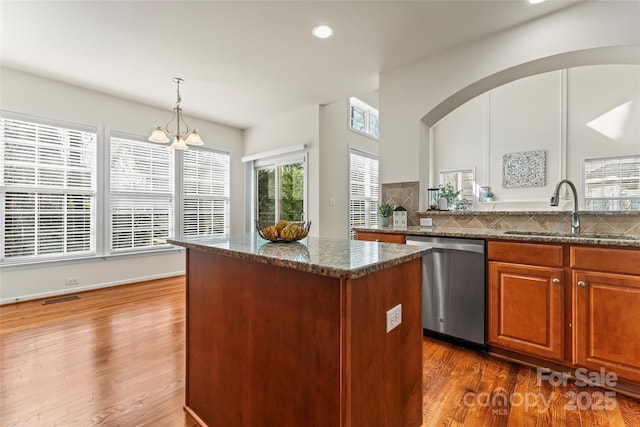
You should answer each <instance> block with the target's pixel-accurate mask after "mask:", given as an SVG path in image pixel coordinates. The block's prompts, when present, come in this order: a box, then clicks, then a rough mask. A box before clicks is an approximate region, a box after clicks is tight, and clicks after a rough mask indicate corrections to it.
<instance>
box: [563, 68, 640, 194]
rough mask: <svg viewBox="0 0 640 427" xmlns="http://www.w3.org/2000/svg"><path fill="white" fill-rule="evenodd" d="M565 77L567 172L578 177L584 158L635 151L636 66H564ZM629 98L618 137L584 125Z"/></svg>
mask: <svg viewBox="0 0 640 427" xmlns="http://www.w3.org/2000/svg"><path fill="white" fill-rule="evenodd" d="M567 81H568V89H567V103H568V105H569V109H568V112H567V133H568V138H569V142H568V144H567V175H568V176H569V177H582V174H583V170H582V165H583V164H584V160H585V159H590V158H596V157H609V156H616V155H617V156H621V155H631V154H639V153H640V66H632V65H617V66H614V65H606V66H605V65H598V66H590V67H576V68H572V69H569V70H568V75H567ZM629 101H631V104H630V110H629V112H628V114H629V116H628V120H627V121H626V122H625V127H624V128H623V129H621V133H620V135H619V137H617V138H615V139H612V138H608V137H607V136H605V135H603V134H601V133H599V132H597V131H595V130H594V129H592V128H591V127H589V126H587V124H588V123H589V122H591V121H592V120H594V119H596V118H598V117H600V116H601V115H603V114H605V113H607V112H608V111H610V110H611V109H613V108H615V107H617V106H619V105H622V104H625V103H627V102H629ZM572 106H576V108H572ZM578 107H579V108H578ZM576 185H577V182H576ZM578 190H579V191H583V188H578Z"/></svg>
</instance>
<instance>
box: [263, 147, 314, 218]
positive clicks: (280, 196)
mask: <svg viewBox="0 0 640 427" xmlns="http://www.w3.org/2000/svg"><path fill="white" fill-rule="evenodd" d="M261 163H262V162H261ZM255 180H256V182H255V188H256V201H255V206H256V219H258V221H260V223H261V224H268V223H273V224H275V223H276V222H277V221H279V220H285V221H304V220H305V217H304V215H305V208H306V201H305V194H306V190H305V189H306V173H305V159H304V158H302V159H296V160H293V159H289V160H288V161H286V160H285V161H280V162H273V163H270V164H262V165H260V164H258V165H256V168H255Z"/></svg>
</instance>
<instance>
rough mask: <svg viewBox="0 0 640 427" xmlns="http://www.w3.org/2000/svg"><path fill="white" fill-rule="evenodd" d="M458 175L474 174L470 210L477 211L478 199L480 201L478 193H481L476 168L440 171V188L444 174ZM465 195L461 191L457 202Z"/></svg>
mask: <svg viewBox="0 0 640 427" xmlns="http://www.w3.org/2000/svg"><path fill="white" fill-rule="evenodd" d="M454 172H455V173H458V174H464V173H469V172H470V173H471V174H473V179H472V181H471V196H470V199H468V200H469V202H470V203H469V205H468V206H469V209H468V210H471V211H472V210H475V209H476V203H477V201H478V200H477V199H478V191H479V187H478V184H477V181H476V179H477V177H476V168H475V167H471V168H453V169H442V170H440V171H438V186H440V185H443V182H442V174H446V173H454ZM463 195H464V191H461V192H460V194H459V195H458V197H457V200H460V199H462V198H463Z"/></svg>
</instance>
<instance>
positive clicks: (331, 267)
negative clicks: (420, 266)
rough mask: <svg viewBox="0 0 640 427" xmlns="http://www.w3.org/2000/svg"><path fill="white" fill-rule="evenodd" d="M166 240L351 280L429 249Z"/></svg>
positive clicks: (312, 241) (242, 239)
mask: <svg viewBox="0 0 640 427" xmlns="http://www.w3.org/2000/svg"><path fill="white" fill-rule="evenodd" d="M167 241H168V242H169V243H171V244H174V245H178V246H184V247H186V248H189V249H195V250H200V251H204V252H210V253H214V254H220V255H226V256H231V257H235V258H243V259H249V260H253V261H258V262H262V263H265V264H271V265H275V266H279V267H284V268H291V269H295V270H300V271H305V272H308V273H314V274H320V275H323V276H328V277H336V278H344V279H355V278H358V277H362V276H365V275H367V274H369V273H372V272H374V271H378V270H382V269H385V268H388V267H391V266H394V265H398V264H402V263H404V262H407V261H409V260H412V259H415V258H419V257H420V256H422V255H423V254H426V253H428V252H429V251H430V250H431V249H430V248H428V247H422V246H406V245H396V244H393V243H378V242H365V241H360V240H347V239H329V238H318V237H307V238H305V239H302V240H301V241H299V242H292V243H272V242H269V241H267V240H264V239H262V238H261V237H260V236H258V235H257V233H244V234H232V235H229V236H224V237H217V236H215V237H214V236H198V237H188V238H183V239H168V240H167Z"/></svg>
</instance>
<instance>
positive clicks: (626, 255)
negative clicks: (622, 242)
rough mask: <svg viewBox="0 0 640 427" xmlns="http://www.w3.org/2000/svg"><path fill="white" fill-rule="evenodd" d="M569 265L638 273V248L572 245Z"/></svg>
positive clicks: (639, 253) (639, 259)
mask: <svg viewBox="0 0 640 427" xmlns="http://www.w3.org/2000/svg"><path fill="white" fill-rule="evenodd" d="M571 267H572V268H581V269H588V270H597V271H609V272H612V273H625V274H640V249H638V248H629V249H611V248H598V247H589V246H572V247H571Z"/></svg>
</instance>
